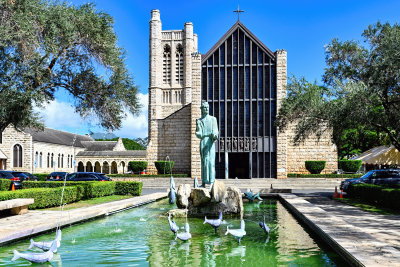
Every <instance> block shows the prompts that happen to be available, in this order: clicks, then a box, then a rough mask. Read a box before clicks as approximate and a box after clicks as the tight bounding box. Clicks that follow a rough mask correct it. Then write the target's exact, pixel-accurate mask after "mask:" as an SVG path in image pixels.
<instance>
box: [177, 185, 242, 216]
mask: <svg viewBox="0 0 400 267" xmlns="http://www.w3.org/2000/svg"><path fill="white" fill-rule="evenodd" d="M189 188H190V185H187V184H185V185H180V186H179V187H178V192H177V205H178V207H179V208H187V210H188V215H189V216H218V214H219V213H220V212H222V213H223V214H224V215H225V214H231V215H239V216H241V215H242V213H243V201H242V193H241V192H240V190H239V189H238V188H237V187H233V186H231V187H228V188H225V184H224V183H223V182H222V181H218V180H215V183H214V184H213V188H212V190H211V193H210V190H209V189H207V188H192V189H191V190H190V194H189V192H188V191H189Z"/></svg>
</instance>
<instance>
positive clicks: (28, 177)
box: [12, 172, 37, 182]
mask: <svg viewBox="0 0 400 267" xmlns="http://www.w3.org/2000/svg"><path fill="white" fill-rule="evenodd" d="M12 174H13V175H14V176H15V177H18V178H19V179H20V180H21V182H23V181H37V177H36V176H34V175H33V174H31V173H29V172H12Z"/></svg>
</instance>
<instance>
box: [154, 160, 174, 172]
mask: <svg viewBox="0 0 400 267" xmlns="http://www.w3.org/2000/svg"><path fill="white" fill-rule="evenodd" d="M154 164H155V165H156V168H157V171H158V174H170V173H171V171H172V169H173V168H174V165H175V161H155V162H154Z"/></svg>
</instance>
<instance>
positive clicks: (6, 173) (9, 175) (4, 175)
mask: <svg viewBox="0 0 400 267" xmlns="http://www.w3.org/2000/svg"><path fill="white" fill-rule="evenodd" d="M1 173H2V174H3V177H5V178H9V179H11V178H14V175H12V174H11V173H10V172H1Z"/></svg>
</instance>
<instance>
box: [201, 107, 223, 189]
mask: <svg viewBox="0 0 400 267" xmlns="http://www.w3.org/2000/svg"><path fill="white" fill-rule="evenodd" d="M208 109H209V107H208V103H207V102H202V103H201V118H200V119H197V120H196V136H197V137H198V138H200V156H201V180H202V186H203V187H205V185H206V184H211V185H212V184H213V183H214V180H215V141H216V140H217V139H218V124H217V119H216V118H215V117H214V116H210V115H209V114H208Z"/></svg>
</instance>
